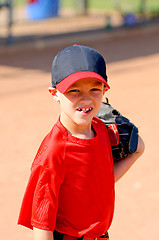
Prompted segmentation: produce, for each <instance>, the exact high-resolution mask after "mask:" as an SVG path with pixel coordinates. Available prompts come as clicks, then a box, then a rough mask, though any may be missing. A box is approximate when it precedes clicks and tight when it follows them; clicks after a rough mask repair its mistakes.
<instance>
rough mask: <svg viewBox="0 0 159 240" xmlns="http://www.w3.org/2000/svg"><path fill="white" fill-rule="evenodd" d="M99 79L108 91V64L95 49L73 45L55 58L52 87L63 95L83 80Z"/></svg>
mask: <svg viewBox="0 0 159 240" xmlns="http://www.w3.org/2000/svg"><path fill="white" fill-rule="evenodd" d="M85 78H90V79H97V80H99V81H100V82H102V83H103V84H104V85H105V86H106V88H107V90H108V89H109V88H110V87H109V85H108V83H107V75H106V64H105V60H104V58H103V57H102V56H101V54H100V53H99V52H97V51H96V50H94V49H93V48H90V47H86V46H82V45H77V44H75V45H73V46H69V47H66V48H64V49H63V50H62V51H60V52H59V53H58V54H57V55H56V56H55V58H54V60H53V63H52V87H56V88H57V89H58V90H59V91H60V92H61V93H65V92H66V91H67V89H68V88H69V87H70V86H71V85H72V84H73V83H75V82H77V81H78V80H81V79H85Z"/></svg>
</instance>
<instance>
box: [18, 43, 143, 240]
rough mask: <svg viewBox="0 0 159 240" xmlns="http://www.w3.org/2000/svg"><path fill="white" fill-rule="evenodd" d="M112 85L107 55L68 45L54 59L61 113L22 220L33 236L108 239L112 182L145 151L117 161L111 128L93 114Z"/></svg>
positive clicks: (37, 162)
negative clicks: (108, 74)
mask: <svg viewBox="0 0 159 240" xmlns="http://www.w3.org/2000/svg"><path fill="white" fill-rule="evenodd" d="M108 89H109V85H108V83H107V75H106V66H105V61H104V59H103V57H102V56H101V55H100V54H99V53H98V52H97V51H95V50H94V49H92V48H89V47H85V46H80V45H79V46H78V45H74V46H70V47H68V48H65V49H63V50H62V51H61V52H60V53H58V54H57V56H56V57H55V58H54V61H53V64H52V87H50V88H49V92H50V93H51V94H52V96H53V98H54V99H55V100H56V101H58V102H59V104H60V108H61V114H60V117H59V120H58V121H57V123H56V124H55V125H54V127H53V129H52V130H51V131H50V133H49V134H48V135H47V136H46V137H45V139H44V140H43V142H42V144H41V146H40V148H39V150H38V153H37V155H36V157H35V159H34V162H33V164H32V169H31V176H30V179H29V183H28V186H27V189H26V192H25V196H24V199H23V203H22V207H21V211H20V215H19V221H18V223H19V224H21V225H24V226H26V227H29V228H31V229H34V239H35V240H53V239H54V238H55V239H57V240H60V239H63V240H71V239H72V240H78V238H81V239H89V240H93V239H95V238H99V237H102V238H105V239H108V234H107V230H108V229H109V227H110V224H111V222H112V218H113V212H114V182H115V181H117V180H118V179H120V177H121V176H122V175H123V174H125V172H126V171H127V170H128V169H129V168H130V167H131V165H132V164H133V163H134V162H135V161H136V160H137V158H139V157H140V156H141V154H142V153H143V150H144V144H143V141H142V140H141V138H140V137H139V143H138V149H137V151H136V152H135V153H134V154H132V155H131V156H129V157H128V158H125V159H123V160H121V161H119V162H117V163H115V164H113V159H112V152H111V146H110V141H109V137H108V133H107V128H106V127H105V125H104V123H103V122H102V121H101V120H99V119H98V118H97V117H95V115H96V114H97V112H98V111H99V109H100V105H101V102H102V98H103V95H104V93H105V92H106V91H107V90H108Z"/></svg>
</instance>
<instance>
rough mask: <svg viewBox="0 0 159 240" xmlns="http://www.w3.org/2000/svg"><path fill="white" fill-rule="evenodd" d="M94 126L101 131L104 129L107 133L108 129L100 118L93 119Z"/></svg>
mask: <svg viewBox="0 0 159 240" xmlns="http://www.w3.org/2000/svg"><path fill="white" fill-rule="evenodd" d="M92 125H93V127H97V128H99V129H104V131H106V132H107V127H106V126H105V124H104V123H103V121H102V120H101V119H99V118H98V117H94V118H93V119H92Z"/></svg>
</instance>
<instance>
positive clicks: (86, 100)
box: [81, 93, 92, 105]
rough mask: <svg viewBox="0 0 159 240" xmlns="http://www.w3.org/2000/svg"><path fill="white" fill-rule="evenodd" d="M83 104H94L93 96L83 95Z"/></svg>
mask: <svg viewBox="0 0 159 240" xmlns="http://www.w3.org/2000/svg"><path fill="white" fill-rule="evenodd" d="M81 103H82V104H84V105H89V104H91V103H92V99H91V96H90V95H89V94H88V93H83V94H82V96H81Z"/></svg>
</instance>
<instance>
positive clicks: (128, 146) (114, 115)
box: [96, 99, 138, 162]
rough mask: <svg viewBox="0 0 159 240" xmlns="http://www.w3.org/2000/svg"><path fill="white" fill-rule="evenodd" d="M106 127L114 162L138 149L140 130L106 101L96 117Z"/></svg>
mask: <svg viewBox="0 0 159 240" xmlns="http://www.w3.org/2000/svg"><path fill="white" fill-rule="evenodd" d="M96 116H97V117H99V118H100V119H101V120H102V121H103V122H104V123H105V125H106V127H107V129H108V134H109V138H110V142H111V148H112V154H113V160H114V162H116V161H119V160H121V159H123V158H125V157H127V156H129V155H131V154H132V153H134V152H135V151H136V149H137V145H138V128H137V127H136V126H135V125H134V124H133V123H131V122H130V121H129V119H127V118H126V117H123V116H122V114H121V113H120V112H118V111H117V110H116V109H114V108H113V107H112V106H111V105H110V104H109V102H108V99H106V102H102V104H101V108H100V110H99V112H98V113H97V115H96Z"/></svg>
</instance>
